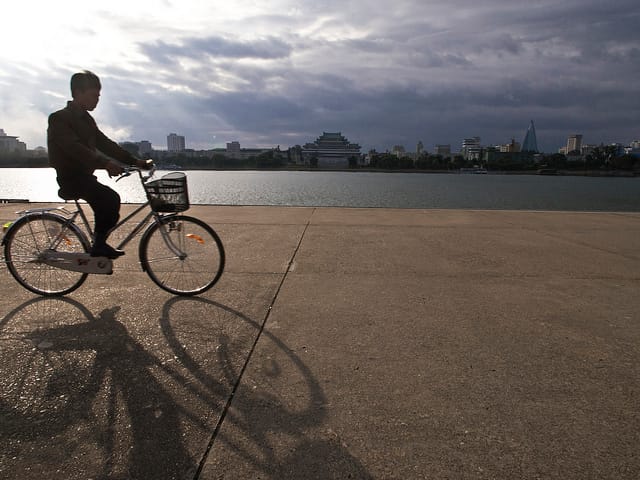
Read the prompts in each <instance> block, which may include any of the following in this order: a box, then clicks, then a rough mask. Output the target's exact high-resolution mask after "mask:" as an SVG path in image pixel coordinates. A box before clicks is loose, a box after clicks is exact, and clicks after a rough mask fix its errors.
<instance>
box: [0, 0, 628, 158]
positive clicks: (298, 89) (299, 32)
mask: <svg viewBox="0 0 640 480" xmlns="http://www.w3.org/2000/svg"><path fill="white" fill-rule="evenodd" d="M25 1H28V0H25ZM116 3H117V2H116ZM124 5H125V4H124V3H122V4H120V3H117V4H115V7H114V8H110V10H109V12H105V11H102V8H103V7H101V8H98V7H93V6H87V8H86V9H85V10H84V12H85V13H83V20H84V21H83V22H82V23H78V18H71V17H70V18H66V17H65V19H62V18H61V19H60V22H58V27H60V26H62V27H63V28H59V29H57V30H56V32H63V33H55V34H56V35H59V36H61V38H59V40H60V41H59V42H56V43H55V44H51V45H50V46H49V48H48V49H47V51H46V55H44V54H43V55H42V57H38V56H37V54H38V51H37V50H36V49H29V50H28V52H29V54H28V55H24V56H23V57H21V58H19V59H17V58H16V56H15V51H9V52H8V51H4V52H1V53H0V61H2V65H3V66H2V67H1V68H0V83H2V85H3V88H4V87H5V86H8V87H9V88H11V90H12V91H14V90H15V94H14V95H11V96H9V97H7V96H5V98H4V99H3V100H0V107H1V112H2V118H3V122H7V123H5V124H4V125H0V127H2V128H5V130H7V131H11V132H12V133H10V134H14V135H20V136H21V137H22V138H23V139H25V140H26V141H27V142H28V143H29V144H42V143H43V134H42V133H40V134H39V135H40V137H38V135H37V134H36V132H37V131H38V130H37V129H36V128H33V127H32V128H29V129H28V131H17V132H16V129H17V128H20V129H22V128H26V126H25V122H22V121H21V120H19V117H20V114H21V113H20V112H24V111H29V112H32V113H31V114H30V116H27V118H30V120H31V121H32V119H33V116H34V115H35V116H37V117H38V118H46V112H50V111H53V109H55V108H59V107H60V106H62V105H63V102H62V101H61V100H62V99H61V98H59V97H60V96H61V95H63V96H64V95H68V77H69V76H70V74H71V73H73V71H75V70H76V69H80V68H89V69H92V70H94V71H96V73H98V74H99V75H100V76H101V78H102V79H103V86H104V88H103V97H102V100H101V104H100V106H99V108H98V109H97V110H96V112H95V116H96V118H97V119H98V120H99V122H101V124H104V125H106V128H108V129H109V130H110V131H113V132H115V134H117V135H119V136H122V135H130V136H131V138H130V140H139V139H147V140H150V141H152V142H153V143H154V144H155V145H156V146H163V145H164V144H165V141H166V140H165V139H166V135H167V134H168V133H169V132H170V131H177V132H178V133H182V134H184V135H185V136H186V137H187V144H188V146H191V147H193V148H208V147H211V146H214V145H215V146H221V145H224V143H225V142H227V141H231V140H238V141H240V142H241V143H242V144H243V145H245V146H268V145H277V144H280V145H284V146H286V145H293V144H296V143H300V144H302V143H305V142H307V141H310V140H313V139H315V138H316V137H317V136H318V135H320V134H321V133H322V131H331V130H336V131H342V133H344V134H345V135H346V136H347V137H348V138H349V139H350V140H351V141H354V142H358V143H360V144H362V145H363V146H364V147H365V148H369V147H375V148H377V149H385V148H390V147H391V146H393V145H395V144H403V143H404V144H406V146H407V147H410V146H413V145H414V144H415V143H417V141H418V140H422V141H423V142H424V143H425V145H427V146H429V145H434V144H436V143H451V144H452V146H453V148H454V149H455V148H457V147H458V146H459V144H460V143H461V141H462V139H463V138H465V137H469V136H474V135H480V136H481V137H482V139H483V142H486V143H498V142H502V143H504V142H508V141H510V139H511V137H515V138H516V140H518V141H521V140H522V138H521V137H522V136H523V135H524V132H525V130H526V128H527V126H528V124H529V121H530V120H531V119H533V120H534V121H535V123H536V128H537V131H538V139H539V143H540V144H541V145H542V146H543V148H545V149H547V150H555V149H556V148H557V147H558V146H560V145H562V144H563V143H565V142H566V136H567V135H568V134H570V133H576V132H578V133H583V134H584V136H585V142H587V143H600V142H601V141H603V142H611V141H621V142H626V141H630V140H633V139H635V138H637V137H639V136H640V132H638V131H637V128H638V127H637V118H640V84H638V82H637V78H638V75H639V74H640V47H638V45H639V40H640V34H638V29H637V25H638V22H639V20H640V6H639V5H638V4H637V1H636V0H619V1H618V2H616V3H615V8H613V6H612V5H610V4H603V3H602V2H600V1H599V0H567V1H563V2H556V1H551V0H529V1H528V2H526V3H524V2H504V1H498V0H487V1H483V2H474V1H471V0H447V1H444V0H433V1H429V2H423V1H418V0H414V1H412V0H396V1H393V2H391V1H380V0H357V1H353V2H338V1H337V0H327V1H325V2H316V1H313V2H311V1H308V0H299V1H296V2H290V1H287V0H274V1H273V2H269V3H268V4H267V2H265V3H262V2H253V1H246V2H244V1H239V2H233V4H231V3H222V2H204V3H203V2H195V1H194V2H191V1H189V0H185V2H180V3H176V2H174V3H170V2H164V3H163V4H158V3H157V2H155V3H154V2H150V3H144V2H143V4H140V5H139V6H138V4H136V7H135V9H134V10H131V9H128V8H125V7H124ZM151 7H153V9H152V8H151ZM145 12H146V13H145ZM53 14H54V10H51V11H50V15H53ZM65 22H67V23H65ZM53 24H56V22H53ZM76 24H81V25H86V27H83V28H84V29H85V31H84V32H80V31H79V30H77V29H76V28H72V27H73V25H76ZM65 25H67V26H69V28H64V26H65ZM40 28H41V29H42V35H43V37H42V39H39V38H38V35H40V33H39V30H34V31H31V33H30V35H31V37H32V38H34V39H35V41H36V42H40V41H41V40H42V41H44V40H45V38H51V35H53V34H54V33H53V31H49V30H48V29H49V28H53V27H48V26H47V25H46V24H42V25H41V26H40ZM89 32H90V33H89ZM212 32H215V33H212ZM0 35H1V34H0ZM4 43H7V42H4ZM85 43H86V46H87V48H86V49H81V50H82V51H78V52H77V53H74V49H73V48H72V46H73V45H84V44H85ZM5 50H6V49H5ZM70 52H71V53H70ZM39 58H40V59H39ZM25 78H27V79H28V81H27V82H25V81H24V79H25ZM46 92H48V93H46ZM56 97H58V98H56ZM29 105H31V106H29ZM428 148H429V147H428Z"/></svg>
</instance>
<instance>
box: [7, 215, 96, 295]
mask: <svg viewBox="0 0 640 480" xmlns="http://www.w3.org/2000/svg"><path fill="white" fill-rule="evenodd" d="M3 243H4V259H5V262H6V264H7V268H8V269H9V272H11V275H13V278H15V279H16V280H17V281H18V283H19V284H20V285H22V286H23V287H24V288H26V289H27V290H30V291H32V292H33V293H37V294H38V295H44V296H55V295H66V294H67V293H70V292H73V291H74V290H75V289H76V288H78V287H79V286H80V285H82V284H83V283H84V281H85V280H86V279H87V274H86V273H82V272H73V271H70V270H63V269H61V268H57V267H54V266H51V265H47V264H46V263H45V262H44V259H45V256H46V255H47V254H48V253H49V252H51V251H53V250H55V251H57V252H67V253H83V252H86V251H88V250H89V242H88V240H87V238H86V236H85V235H83V234H82V232H81V231H80V230H79V229H78V227H76V226H75V225H74V224H70V223H68V222H67V220H66V219H65V218H63V217H61V216H59V215H54V214H51V213H46V212H45V213H38V214H31V215H25V216H24V217H21V218H19V219H18V220H16V222H15V223H14V224H13V225H12V226H11V227H10V228H9V230H8V231H7V235H6V237H5V239H4V241H3Z"/></svg>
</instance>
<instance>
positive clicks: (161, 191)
mask: <svg viewBox="0 0 640 480" xmlns="http://www.w3.org/2000/svg"><path fill="white" fill-rule="evenodd" d="M144 189H145V191H146V192H147V198H148V199H149V204H150V205H151V208H152V209H153V211H155V212H166V213H175V212H184V211H185V210H187V209H188V208H189V192H188V191H187V176H186V175H185V174H184V173H182V172H172V173H168V174H166V175H165V176H164V177H162V178H160V179H158V180H153V181H151V182H147V183H145V184H144Z"/></svg>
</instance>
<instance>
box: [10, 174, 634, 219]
mask: <svg viewBox="0 0 640 480" xmlns="http://www.w3.org/2000/svg"><path fill="white" fill-rule="evenodd" d="M0 173H1V175H0V199H27V200H29V201H32V202H55V201H58V200H59V198H58V196H57V184H56V181H55V171H54V170H52V169H49V168H23V169H21V168H2V169H0ZM165 173H167V172H157V173H156V176H162V175H163V174H165ZM185 173H186V174H187V179H188V184H189V195H190V201H191V203H192V204H208V205H280V206H339V207H387V208H444V209H450V208H460V209H488V210H571V211H627V212H638V211H640V178H638V177H636V178H613V177H580V176H542V175H493V174H488V175H475V174H425V173H384V172H380V173H378V172H326V171H305V172H288V171H198V170H190V171H186V172H185ZM98 177H99V178H100V180H101V181H103V182H104V183H106V184H107V185H110V186H111V187H113V188H114V189H115V190H117V191H118V192H119V193H120V195H121V197H122V201H123V202H124V203H139V202H142V201H143V200H144V199H145V197H144V192H143V190H142V188H141V186H140V183H139V182H138V180H137V177H133V176H132V177H129V178H126V179H123V180H122V181H120V182H118V183H115V182H114V180H113V179H109V178H108V177H107V175H106V173H104V174H103V173H102V172H99V173H98Z"/></svg>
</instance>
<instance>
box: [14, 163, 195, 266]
mask: <svg viewBox="0 0 640 480" xmlns="http://www.w3.org/2000/svg"><path fill="white" fill-rule="evenodd" d="M138 174H139V175H140V180H141V181H142V183H144V181H145V179H147V178H149V177H143V176H142V173H141V172H140V171H139V170H138ZM121 178H122V177H121ZM116 181H117V180H116ZM74 203H75V206H76V209H75V210H74V211H72V212H71V211H68V210H67V209H65V208H64V207H50V208H37V209H31V210H25V211H22V212H19V214H20V215H29V214H34V213H39V212H40V213H45V212H52V211H55V210H59V211H62V212H63V213H64V214H65V215H66V216H67V218H66V219H65V223H64V225H65V227H64V228H63V229H61V231H60V232H59V233H58V234H57V235H56V237H55V238H53V239H52V241H51V243H50V245H49V250H56V248H57V247H58V245H60V243H61V242H63V241H64V231H65V229H66V228H71V227H68V225H72V224H74V225H76V226H78V223H77V222H76V220H77V218H78V217H80V219H81V223H80V226H82V227H84V229H85V231H86V232H87V233H88V234H89V241H92V240H93V238H94V235H95V233H94V231H93V229H92V228H91V224H90V222H89V219H88V218H87V215H86V214H85V212H84V209H83V208H82V204H81V203H80V202H79V201H78V200H77V199H76V200H74ZM147 207H149V212H148V213H147V214H146V215H145V216H144V218H142V220H140V221H139V222H138V223H137V224H136V226H135V227H134V228H133V230H132V231H131V232H129V234H128V235H127V236H126V237H125V238H124V239H123V240H122V241H121V242H120V243H119V244H118V245H117V247H116V248H118V249H122V248H124V247H125V246H126V245H128V244H129V242H131V240H133V238H135V237H136V235H138V234H139V233H140V232H141V231H142V230H143V229H144V228H145V227H148V225H149V223H150V221H151V219H153V221H154V222H156V223H160V222H161V221H162V219H163V218H164V217H170V216H172V215H173V214H167V215H162V214H160V213H158V212H155V211H154V210H152V209H151V207H150V203H149V201H148V200H147V201H146V202H145V203H143V204H141V205H140V206H138V207H136V208H135V209H134V210H133V211H132V212H131V213H129V214H128V215H127V216H126V217H125V218H123V219H122V220H120V221H119V222H118V223H117V224H116V225H115V226H114V227H113V228H112V229H111V230H110V232H109V233H110V234H111V233H113V232H115V231H116V230H118V229H119V228H120V227H122V226H123V225H124V224H126V223H127V222H129V221H130V220H131V219H132V218H134V217H135V216H137V215H138V214H139V213H140V212H141V211H142V210H144V209H145V208H147ZM160 233H161V235H162V239H163V240H164V242H165V244H166V245H167V247H168V248H169V250H171V252H172V253H173V254H174V255H176V256H177V257H179V258H184V257H185V256H186V255H185V253H184V252H183V251H182V250H180V249H179V248H178V247H177V246H176V245H175V244H174V242H173V241H172V240H171V238H170V236H169V235H168V233H167V232H166V230H165V229H163V228H161V229H160ZM60 268H64V267H62V266H60Z"/></svg>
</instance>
